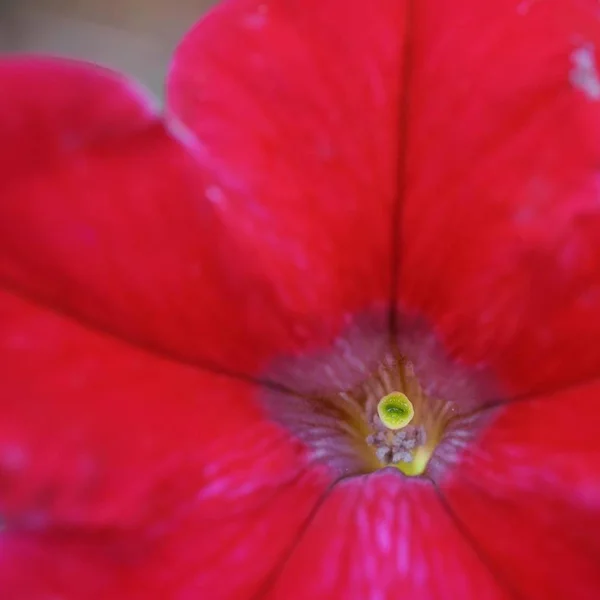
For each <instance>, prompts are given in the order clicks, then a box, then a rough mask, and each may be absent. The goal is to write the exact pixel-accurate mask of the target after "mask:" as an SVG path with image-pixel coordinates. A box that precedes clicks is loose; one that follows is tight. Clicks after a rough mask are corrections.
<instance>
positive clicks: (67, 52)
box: [0, 0, 216, 96]
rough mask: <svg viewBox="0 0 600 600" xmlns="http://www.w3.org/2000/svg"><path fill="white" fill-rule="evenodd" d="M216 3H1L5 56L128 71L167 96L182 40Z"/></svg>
mask: <svg viewBox="0 0 600 600" xmlns="http://www.w3.org/2000/svg"><path fill="white" fill-rule="evenodd" d="M213 4H216V0H0V52H2V53H6V52H44V53H51V54H59V55H64V56H72V57H76V58H82V59H85V60H91V61H95V62H100V63H102V64H105V65H108V66H111V67H114V68H118V69H122V70H124V71H127V72H128V73H130V74H132V75H134V76H135V77H137V78H138V79H140V80H141V81H142V82H143V83H144V84H146V85H147V86H149V87H150V88H151V89H152V90H153V91H154V92H155V93H157V94H158V95H160V96H162V95H163V81H164V76H165V73H166V69H167V65H168V63H169V57H170V55H171V53H172V51H173V48H174V47H175V45H176V43H177V41H178V39H179V38H180V37H181V36H182V35H183V33H185V31H187V30H188V29H189V28H190V26H191V25H192V24H193V23H194V22H195V21H196V20H197V19H198V18H199V17H201V16H202V14H203V13H204V12H206V10H207V9H208V8H209V7H210V6H211V5H213Z"/></svg>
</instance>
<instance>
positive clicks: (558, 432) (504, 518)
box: [442, 383, 600, 600]
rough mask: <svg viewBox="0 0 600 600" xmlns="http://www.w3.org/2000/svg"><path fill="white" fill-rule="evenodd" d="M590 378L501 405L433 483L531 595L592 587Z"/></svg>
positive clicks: (504, 571)
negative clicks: (454, 466)
mask: <svg viewBox="0 0 600 600" xmlns="http://www.w3.org/2000/svg"><path fill="white" fill-rule="evenodd" d="M599 394H600V385H599V384H598V383H594V384H588V385H582V386H578V387H576V388H573V389H571V390H569V391H563V392H558V393H555V394H553V395H548V396H544V397H540V398H538V399H536V400H528V401H523V402H517V403H514V404H513V405H511V406H510V407H508V408H506V409H503V411H502V413H501V414H499V415H498V417H497V419H496V421H495V423H494V424H493V425H492V426H491V427H490V429H489V430H488V431H487V432H486V433H485V434H484V435H483V438H482V439H481V441H480V443H479V444H477V445H475V446H469V447H467V448H465V454H464V456H463V460H462V463H461V464H460V465H459V467H458V468H457V469H456V470H455V471H453V473H452V475H451V477H450V478H449V480H448V481H446V482H444V483H443V484H442V490H443V492H444V495H445V496H446V497H447V499H448V502H449V504H450V505H451V507H452V509H453V510H454V511H455V513H456V515H457V517H458V518H459V519H460V520H461V522H462V523H463V526H464V528H465V529H466V530H467V531H468V532H470V535H472V536H473V538H474V539H475V540H476V543H477V544H478V545H479V546H480V548H481V551H482V553H484V554H485V556H487V557H488V560H489V561H490V562H491V563H492V564H494V565H495V567H496V568H497V570H498V572H499V573H500V574H501V575H502V577H503V578H504V579H505V580H506V581H507V582H508V583H509V584H510V585H511V586H513V587H515V588H517V589H519V590H520V593H521V596H522V597H523V598H531V599H532V600H537V599H539V600H542V599H546V598H547V599H550V600H553V599H556V600H559V599H562V598H573V599H574V600H579V599H582V600H583V599H587V598H595V597H597V596H598V593H599V591H600V558H599V557H600V541H599V538H598V531H600V477H599V465H600V447H599V445H598V419H597V415H598V397H599Z"/></svg>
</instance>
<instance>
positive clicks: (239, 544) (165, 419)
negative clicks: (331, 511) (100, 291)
mask: <svg viewBox="0 0 600 600" xmlns="http://www.w3.org/2000/svg"><path fill="white" fill-rule="evenodd" d="M0 364H1V365H2V377H1V378H0V390H1V391H0V414H1V416H2V418H1V419H0V514H2V518H3V532H2V535H1V536H0V589H1V590H2V596H3V598H7V599H9V600H12V599H13V598H14V599H15V600H16V599H17V598H19V599H24V598H28V599H32V600H38V599H40V600H41V599H42V598H43V599H46V598H48V597H49V595H50V594H55V595H59V596H60V597H67V598H121V597H123V598H132V597H134V598H165V597H178V598H187V597H190V598H191V597H197V594H198V593H208V592H211V593H212V594H213V596H212V597H222V598H230V597H237V596H236V594H239V593H240V590H244V593H247V592H248V590H251V589H252V588H253V587H255V586H258V585H259V584H260V583H261V581H262V579H263V578H264V577H265V576H266V575H268V573H269V572H270V571H271V569H272V568H273V566H274V565H275V564H276V563H277V560H278V557H279V555H280V553H281V552H282V550H284V549H285V548H287V546H288V545H289V543H290V542H291V540H292V539H293V537H294V535H295V534H296V532H297V530H298V529H299V527H300V526H301V524H302V523H303V521H304V520H305V519H306V517H307V515H308V513H309V512H310V510H312V507H313V505H314V504H315V502H316V501H317V498H318V495H319V494H320V493H321V492H322V491H323V490H324V489H325V487H326V485H327V484H328V482H327V479H326V477H325V475H323V474H322V473H321V471H319V470H318V469H317V470H315V469H314V468H313V467H312V466H311V465H309V464H308V462H307V457H306V454H305V452H304V450H303V449H302V448H301V447H300V446H299V445H298V444H296V443H294V442H292V441H291V440H290V439H289V436H288V434H287V433H286V432H284V431H282V430H279V429H277V428H275V427H274V426H272V425H270V424H268V423H267V422H266V421H265V420H264V419H263V417H262V415H261V412H260V411H259V410H258V408H257V407H256V405H255V402H254V399H255V397H256V395H257V393H258V388H257V386H255V385H254V384H248V383H243V382H239V381H236V380H233V379H231V378H228V377H223V376H215V375H212V374H208V373H206V372H204V371H201V370H196V369H194V368H191V367H188V366H185V365H181V364H178V363H176V362H172V361H170V360H167V359H162V358H159V357H155V356H152V355H150V354H148V353H146V352H145V351H143V350H140V349H137V348H134V347H132V346H130V345H128V344H126V343H123V342H120V341H118V340H116V339H114V338H112V337H110V336H107V335H105V334H102V333H94V332H91V331H90V330H87V329H85V328H84V327H81V326H80V325H78V324H77V323H76V322H74V321H73V320H71V319H68V318H65V317H61V316H58V315H56V314H54V313H52V312H50V311H48V310H44V309H41V308H39V307H38V306H36V305H35V304H32V303H30V302H28V301H25V300H22V299H21V298H19V297H18V296H15V295H13V294H10V293H7V292H2V293H1V295H0ZM254 553H257V554H258V555H259V556H260V560H255V561H253V562H249V558H248V557H249V556H255V554H254ZM232 571H235V573H236V575H235V576H232V574H231V573H232ZM32 573H35V576H34V577H32ZM193 594H196V596H194V595H193Z"/></svg>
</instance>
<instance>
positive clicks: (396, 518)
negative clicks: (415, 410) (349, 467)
mask: <svg viewBox="0 0 600 600" xmlns="http://www.w3.org/2000/svg"><path fill="white" fill-rule="evenodd" d="M273 592H274V593H273V596H274V597H276V598H286V599H289V600H293V599H296V598H298V599H301V598H326V599H329V598H344V599H348V600H355V599H356V600H359V599H363V598H378V599H379V598H381V599H382V600H385V599H388V598H389V599H393V598H397V597H398V595H399V594H400V592H401V595H402V596H406V597H410V598H422V599H423V600H428V599H445V598H471V597H473V598H475V597H477V598H485V599H486V600H487V599H492V598H494V599H495V598H505V597H507V596H506V595H505V594H504V591H503V590H502V589H501V588H500V587H499V584H498V582H496V581H495V580H494V577H493V575H492V574H491V573H490V572H489V571H488V570H487V568H486V565H485V564H484V563H482V562H481V560H480V558H478V556H477V555H476V553H475V552H474V550H473V548H471V547H470V546H469V543H468V541H466V540H465V539H464V538H463V537H462V535H461V532H460V531H459V530H458V529H457V528H456V526H455V524H454V522H453V521H452V519H451V518H450V517H449V516H448V514H447V513H446V512H445V510H444V507H443V505H442V504H441V503H440V501H439V498H438V496H437V494H436V492H435V491H434V488H433V486H432V484H431V483H430V482H427V481H423V480H418V479H406V478H404V477H403V476H401V475H399V474H397V473H392V472H385V473H380V474H376V475H372V476H369V477H368V478H362V477H361V478H356V479H350V480H347V481H345V482H343V483H341V484H338V486H336V487H335V488H334V490H333V491H332V492H331V493H330V495H329V497H328V498H327V499H326V500H325V502H324V503H323V506H322V507H321V508H320V509H319V511H318V513H317V514H316V516H315V517H314V519H313V520H312V522H311V525H310V527H309V528H308V530H307V531H306V533H305V534H304V536H303V537H302V538H301V540H300V541H299V543H298V546H297V547H296V549H295V551H294V553H293V555H291V556H290V558H289V559H288V561H287V562H286V564H285V568H284V570H283V571H282V573H281V575H280V577H279V579H278V581H277V585H276V587H275V588H274V590H273Z"/></svg>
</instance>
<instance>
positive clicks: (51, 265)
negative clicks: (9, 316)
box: [0, 59, 318, 373]
mask: <svg viewBox="0 0 600 600" xmlns="http://www.w3.org/2000/svg"><path fill="white" fill-rule="evenodd" d="M0 84H1V85H0V87H2V89H4V90H8V92H7V93H5V94H3V95H2V97H1V98H0V139H1V142H2V144H1V146H0V161H1V162H2V164H3V165H5V166H6V170H5V171H3V174H2V178H1V179H0V198H1V201H0V277H1V278H3V279H4V280H5V282H6V283H7V284H8V285H9V286H10V287H11V288H14V289H17V290H19V293H23V294H25V295H27V296H29V297H33V298H36V299H38V300H41V301H43V302H45V303H50V304H52V305H53V306H56V307H58V308H60V310H62V311H65V312H70V313H72V314H74V315H76V316H77V317H78V318H81V319H83V320H85V321H87V322H90V323H92V324H95V325H97V326H101V327H103V328H105V329H107V330H109V331H111V332H115V333H118V334H119V335H122V336H125V337H127V338H129V339H131V340H132V341H134V342H135V343H137V344H139V345H146V346H148V347H150V348H152V349H155V350H159V351H160V352H164V353H170V354H172V355H173V356H174V357H176V358H180V359H185V360H189V361H195V362H198V361H212V362H217V363H218V365H219V366H220V367H221V368H225V369H229V370H232V369H234V370H237V371H245V372H246V373H253V372H255V371H256V370H257V369H258V368H260V367H262V366H263V365H264V364H265V363H266V362H267V361H269V359H271V358H272V356H273V355H274V354H278V353H281V352H282V351H283V350H284V349H286V348H287V347H289V346H290V344H292V341H291V338H290V322H289V315H286V314H285V311H283V313H284V314H283V317H282V311H281V310H278V306H279V305H278V302H277V299H276V298H274V297H273V291H272V290H271V282H270V281H269V280H268V278H267V279H265V278H264V277H263V274H261V273H258V274H257V275H256V277H254V278H252V279H250V277H249V276H248V275H246V273H247V272H248V269H246V268H245V266H244V262H245V258H246V254H245V253H240V250H239V249H238V248H237V247H236V244H235V241H234V240H230V239H225V236H224V233H223V230H222V227H221V225H220V224H219V223H218V221H217V217H216V216H215V214H214V211H213V208H212V207H211V205H210V203H209V202H207V201H206V199H205V195H206V194H209V195H210V193H209V192H207V191H206V190H208V189H212V187H213V186H214V185H215V183H214V181H215V179H214V177H213V176H212V175H211V167H210V166H209V164H210V162H211V159H210V157H209V156H208V154H206V152H205V151H203V150H202V149H201V148H200V147H199V146H198V143H197V141H195V140H194V139H193V137H192V136H191V135H190V134H187V137H186V138H185V139H184V138H183V137H182V136H181V135H179V139H178V138H177V137H176V136H175V131H176V128H175V127H176V126H175V125H174V124H171V123H168V124H165V123H164V122H163V121H162V120H161V118H160V116H157V115H156V114H155V113H153V112H152V111H151V110H150V107H149V105H148V102H147V100H146V99H145V98H143V97H141V96H140V95H139V93H138V92H137V91H136V90H135V89H134V88H133V86H132V84H131V83H128V82H127V81H125V80H123V79H122V78H121V77H120V76H118V75H116V74H114V73H110V72H107V71H103V70H100V69H96V68H92V67H90V66H88V65H84V64H79V63H73V62H69V61H59V60H50V59H18V60H9V61H4V62H2V63H0ZM178 127H179V129H177V131H183V129H182V127H181V126H178ZM180 140H184V141H185V142H186V143H187V144H188V146H187V147H185V146H184V145H182V144H181V143H180ZM194 144H195V145H194ZM232 193H233V192H232ZM304 289H308V288H307V287H306V286H305V288H304ZM315 311H317V308H315ZM317 316H318V311H317V312H316V313H314V314H312V315H309V316H308V317H307V318H309V319H312V320H313V321H316V317H317ZM231 332H235V335H232V334H231ZM300 337H301V338H302V336H300ZM302 339H304V338H302Z"/></svg>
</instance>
